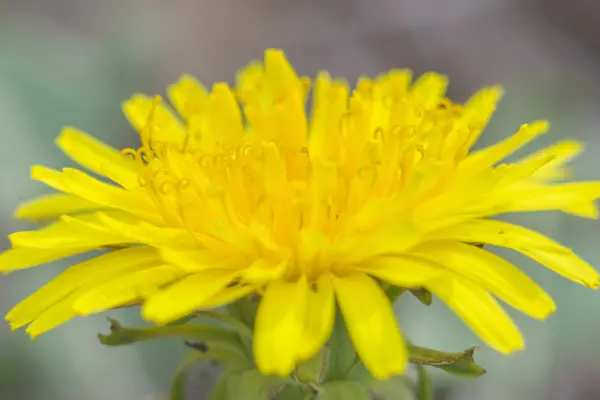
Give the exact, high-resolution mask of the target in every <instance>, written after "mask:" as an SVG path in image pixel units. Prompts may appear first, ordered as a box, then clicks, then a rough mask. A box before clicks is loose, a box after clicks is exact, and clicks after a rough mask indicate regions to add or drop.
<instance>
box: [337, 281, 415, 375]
mask: <svg viewBox="0 0 600 400" xmlns="http://www.w3.org/2000/svg"><path fill="white" fill-rule="evenodd" d="M333 286H334V289H335V294H336V297H337V301H338V304H339V306H340V309H341V311H342V315H343V316H344V320H345V321H346V326H347V328H348V333H349V334H350V338H351V339H352V342H353V343H354V347H355V348H356V352H357V353H358V356H359V357H360V359H361V361H362V362H363V364H364V365H365V366H366V367H367V369H368V370H369V372H371V374H372V375H373V376H374V377H375V378H377V379H387V378H389V377H390V376H392V375H400V374H402V373H403V372H404V370H405V369H406V364H407V360H408V353H407V350H406V345H405V343H404V340H403V338H402V334H401V333H400V329H399V328H398V324H397V323H396V318H395V316H394V311H393V310H392V306H391V304H390V302H389V300H388V299H387V297H386V296H385V293H384V292H383V290H382V289H381V288H380V287H379V285H378V284H377V283H376V282H375V281H374V280H373V279H372V278H370V277H368V276H367V275H363V274H361V275H350V276H344V277H335V278H334V279H333ZM359 294H360V295H359Z"/></svg>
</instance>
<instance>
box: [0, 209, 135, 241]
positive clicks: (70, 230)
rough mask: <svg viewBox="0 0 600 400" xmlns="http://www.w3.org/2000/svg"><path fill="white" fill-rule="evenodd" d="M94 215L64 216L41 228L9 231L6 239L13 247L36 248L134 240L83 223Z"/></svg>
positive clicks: (91, 219)
mask: <svg viewBox="0 0 600 400" xmlns="http://www.w3.org/2000/svg"><path fill="white" fill-rule="evenodd" d="M94 217H95V216H94V215H83V216H80V217H78V218H77V219H76V218H72V217H67V216H64V217H63V218H62V219H61V220H59V221H57V222H54V223H52V224H51V225H49V226H47V227H44V228H42V229H38V230H35V231H25V232H15V233H11V234H10V235H8V239H9V240H10V242H11V243H12V245H13V247H30V248H36V249H52V248H63V249H64V248H73V249H80V248H98V247H103V246H108V245H115V244H124V243H133V242H134V241H133V240H131V239H129V238H127V237H125V236H123V235H120V234H118V233H117V232H115V233H112V232H106V231H100V230H97V229H94V228H93V227H91V226H90V225H89V224H86V223H85V222H88V221H93V220H94Z"/></svg>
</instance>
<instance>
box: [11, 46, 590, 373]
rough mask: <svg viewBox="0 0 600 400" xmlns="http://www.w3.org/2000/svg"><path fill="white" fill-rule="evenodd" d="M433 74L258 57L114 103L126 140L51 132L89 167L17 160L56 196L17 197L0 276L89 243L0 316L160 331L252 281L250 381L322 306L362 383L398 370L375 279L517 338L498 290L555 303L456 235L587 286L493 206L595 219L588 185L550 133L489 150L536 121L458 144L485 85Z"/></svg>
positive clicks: (483, 331) (40, 328)
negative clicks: (514, 156)
mask: <svg viewBox="0 0 600 400" xmlns="http://www.w3.org/2000/svg"><path fill="white" fill-rule="evenodd" d="M446 85H447V79H446V78H445V77H444V76H442V75H438V74H435V73H427V74H425V75H423V76H421V77H420V78H418V79H417V80H416V81H415V82H414V83H411V72H410V71H408V70H391V71H389V72H387V73H385V74H382V75H380V76H378V77H376V78H375V79H369V78H361V79H360V80H359V81H358V83H357V85H356V88H355V89H354V90H353V91H350V89H349V87H348V84H347V83H346V82H345V81H343V80H339V79H332V78H331V77H330V76H329V75H328V74H327V73H324V72H323V73H320V74H319V75H318V76H317V78H316V81H315V83H314V86H313V90H312V111H311V112H310V113H308V114H307V112H306V111H305V103H306V102H307V98H308V96H309V89H310V80H309V79H308V78H304V77H299V76H298V75H297V74H296V72H295V71H294V69H293V68H292V66H291V65H290V64H289V63H288V61H287V60H286V58H285V56H284V54H283V52H281V51H277V50H268V51H267V52H266V53H265V59H264V62H256V63H252V64H250V65H249V66H248V67H247V68H245V69H244V70H242V71H241V72H240V74H239V76H238V80H237V84H236V86H235V88H231V87H229V86H228V85H227V84H225V83H217V84H215V85H214V86H213V88H212V90H211V91H208V90H207V89H206V88H205V87H203V86H202V85H201V84H200V83H199V82H197V81H196V80H194V78H192V77H190V76H183V77H182V78H181V79H180V80H179V81H178V82H177V83H175V84H174V85H172V86H171V87H169V89H168V97H169V100H170V103H171V105H172V106H173V108H174V109H175V111H176V112H177V114H176V113H175V112H174V111H172V110H171V108H170V107H169V106H167V105H166V104H165V103H163V101H162V100H161V99H160V97H156V98H151V97H147V96H144V95H135V96H133V97H132V98H131V99H129V100H128V101H126V102H125V103H124V106H123V109H124V112H125V115H126V116H127V118H128V120H129V121H130V123H131V124H132V125H133V127H134V128H135V129H136V130H137V131H138V132H139V135H140V138H141V147H140V148H139V149H137V150H135V149H127V150H125V151H124V152H119V151H117V150H115V149H113V148H111V147H109V146H107V145H105V144H103V143H101V142H99V141H97V140H95V139H94V138H92V137H90V136H88V135H87V134H85V133H83V132H81V131H78V130H76V129H73V128H66V129H64V130H63V131H62V133H61V134H60V136H59V137H58V140H57V144H58V146H59V147H60V148H61V149H62V150H63V151H64V152H65V153H66V154H67V155H68V156H69V157H71V158H72V159H73V160H74V161H76V162H77V163H79V164H80V165H81V166H82V167H84V168H85V169H87V170H88V171H89V172H91V173H93V174H95V175H100V176H102V177H105V178H108V179H109V180H110V181H112V182H111V183H106V180H101V179H98V178H97V177H95V176H94V175H91V174H88V173H86V172H83V171H81V170H78V169H72V168H65V169H62V170H60V171H57V170H53V169H50V168H47V167H44V166H34V167H33V168H32V172H31V175H32V178H33V179H34V180H38V181H41V182H43V183H45V184H46V185H48V186H50V187H52V188H54V189H56V190H57V191H59V192H61V193H60V194H52V195H48V196H44V197H41V198H37V199H35V200H33V201H31V202H28V203H25V204H23V205H21V206H20V207H19V208H18V210H17V212H16V215H17V217H18V218H22V219H27V220H36V221H40V220H44V221H49V224H48V225H47V226H45V227H43V228H41V229H38V230H34V231H27V232H17V233H13V234H11V235H10V241H11V243H12V248H11V249H9V250H7V251H6V252H4V253H3V254H2V255H0V270H1V271H4V272H9V271H14V270H19V269H23V268H28V267H32V266H35V265H39V264H42V263H46V262H49V261H52V260H57V259H61V258H65V257H69V256H72V255H75V254H80V253H85V252H88V251H90V250H95V249H103V248H111V249H112V250H111V251H109V252H107V253H105V254H103V255H100V256H97V257H95V258H91V259H89V260H87V261H84V262H82V263H80V264H77V265H74V266H71V267H70V268H68V269H67V270H66V271H65V272H63V273H62V274H61V275H59V276H58V277H57V278H55V279H54V280H52V281H51V282H49V283H48V284H47V285H46V286H44V287H42V288H41V289H40V290H39V291H37V292H36V293H34V294H33V295H32V296H30V297H29V298H27V299H25V300H24V301H22V302H21V303H20V304H18V305H17V306H16V307H15V308H14V309H13V310H12V311H10V313H9V314H8V315H7V319H8V321H10V324H11V326H12V328H19V327H21V326H24V325H28V327H27V332H28V333H29V334H30V335H31V336H37V335H39V334H41V333H43V332H46V331H48V330H50V329H52V328H54V327H56V326H58V325H60V324H62V323H64V322H65V321H67V320H69V319H70V318H73V317H75V316H78V315H88V314H92V313H97V312H101V311H104V310H108V309H112V308H114V307H118V306H123V305H131V304H141V312H142V314H143V316H144V317H145V318H146V319H147V320H149V321H152V322H155V323H159V324H164V323H169V322H171V321H174V320H177V319H179V318H181V317H184V316H186V315H189V314H191V313H194V312H195V311H196V310H199V309H204V308H213V307H218V306H221V305H224V304H227V303H230V302H233V301H235V300H236V299H239V298H242V297H244V296H247V295H249V294H251V293H260V295H261V301H260V306H259V310H258V314H257V317H256V324H255V336H254V343H253V347H254V356H255V360H256V364H257V366H258V368H259V369H260V370H261V371H262V372H263V373H265V374H280V375H287V374H289V373H290V372H291V371H292V370H293V368H294V367H295V366H296V365H297V363H298V362H300V361H302V360H306V359H309V358H311V357H313V356H314V355H315V354H316V353H317V352H318V351H319V349H320V348H321V347H322V346H323V345H324V343H325V341H326V340H327V338H328V337H329V335H330V333H331V331H332V326H333V321H334V318H335V307H336V304H337V306H338V307H339V309H340V311H341V315H343V318H344V320H345V323H346V325H347V328H348V332H349V335H350V338H351V340H352V341H353V343H354V346H355V348H356V351H357V353H358V355H359V357H360V359H361V360H362V361H363V363H364V364H365V366H366V367H367V368H368V369H369V371H370V372H371V373H372V374H373V375H374V376H375V377H377V378H386V377H388V376H390V375H393V374H400V373H402V372H403V371H404V370H405V367H406V360H407V350H406V347H405V344H404V341H403V338H402V334H401V332H400V330H399V327H398V325H397V323H396V320H395V317H394V313H393V311H392V306H391V304H390V302H389V300H388V299H387V297H386V295H385V293H384V291H383V289H382V287H381V285H380V283H379V282H380V281H383V282H387V283H389V284H392V285H396V286H399V287H404V288H425V289H427V290H429V291H430V292H432V293H433V294H434V295H436V296H437V297H438V298H440V299H441V300H442V301H444V302H445V303H446V304H447V305H448V306H449V307H450V308H451V309H452V310H453V311H454V312H455V313H456V314H458V316H459V317H461V318H462V319H463V320H464V321H465V322H466V323H467V324H468V326H469V327H470V328H471V329H472V330H473V331H474V332H475V333H476V334H477V335H478V336H479V337H480V338H481V339H482V340H483V341H484V342H486V343H487V344H489V345H490V346H491V347H493V348H495V349H497V350H498V351H500V352H503V353H510V352H512V351H516V350H519V349H521V348H523V345H524V343H523V339H522V337H521V334H520V333H519V330H518V328H517V327H516V326H515V324H514V323H513V322H512V321H511V319H510V318H509V317H508V315H507V314H506V313H505V311H504V310H503V308H502V307H501V306H500V304H499V303H498V301H497V300H496V299H499V300H502V301H503V302H505V303H507V304H508V305H510V306H512V307H514V308H516V309H517V310H519V311H522V312H523V313H525V314H527V315H529V316H531V317H534V318H539V319H543V318H545V317H546V316H547V315H548V314H549V313H551V312H552V311H553V310H554V309H555V306H554V303H553V301H552V299H551V298H550V296H549V295H548V294H546V293H545V292H544V291H543V290H542V289H541V288H540V287H539V286H538V285H537V284H536V283H534V282H533V281H532V280H531V279H530V278H529V277H528V276H527V275H525V274H524V273H523V272H521V271H520V270H519V269H517V268H516V267H515V266H513V265H512V264H510V263H509V262H507V261H505V260H503V259H502V258H500V257H498V256H496V255H494V254H492V253H490V252H488V251H486V250H484V249H481V248H478V247H476V246H471V245H469V244H467V243H470V242H477V243H486V244H491V245H495V246H501V247H506V248H510V249H513V250H516V251H518V252H520V253H523V254H525V255H527V256H529V257H531V258H532V259H534V260H535V261H537V262H539V263H540V264H543V265H544V266H546V267H548V268H549V269H551V270H553V271H555V272H556V273H558V274H560V275H563V276H564V277H566V278H568V279H571V280H573V281H576V282H579V283H581V284H583V285H586V286H589V287H593V288H596V287H597V286H598V274H597V273H596V272H595V271H594V269H592V267H590V266H589V265H588V264H587V263H585V262H584V261H582V260H581V259H579V258H578V257H577V256H576V255H575V254H573V252H572V251H571V250H570V249H569V248H567V247H564V246H562V245H560V244H558V243H556V242H554V241H552V240H551V239H549V238H546V237H544V236H542V235H541V234H539V233H536V232H533V231H531V230H529V229H527V228H524V227H521V226H517V225H513V224H510V223H507V222H501V221H497V220H493V219H490V218H489V217H490V216H495V215H498V214H501V213H507V212H524V211H546V210H562V211H564V212H567V213H570V214H575V215H578V216H582V217H588V218H596V217H598V211H597V209H596V206H595V204H594V201H595V200H596V199H597V198H598V197H600V182H599V181H592V182H576V183H564V182H561V181H564V180H565V179H566V177H567V176H566V175H567V174H566V169H565V168H564V165H565V163H566V162H567V161H569V160H570V159H571V158H572V157H574V156H575V155H576V154H577V153H578V152H579V151H580V150H581V147H582V145H581V144H580V143H578V142H575V141H570V140H567V141H562V142H559V143H558V144H556V145H553V146H550V147H548V148H545V149H543V150H541V151H539V152H537V153H534V154H533V155H531V156H529V157H527V158H524V159H521V160H519V161H517V162H512V163H502V161H503V159H504V158H505V157H506V156H508V155H509V154H511V153H512V152H513V151H514V150H517V149H519V148H520V147H522V146H523V145H525V144H527V143H528V142H530V141H531V140H533V139H534V138H536V137H537V136H539V135H541V134H542V133H544V132H545V131H546V130H547V129H548V123H547V122H545V121H536V122H533V123H530V124H527V125H523V126H521V128H520V129H519V130H518V131H517V133H515V134H514V135H512V136H511V137H509V138H508V139H506V140H504V141H501V142H499V143H497V144H495V145H492V146H490V147H487V148H484V149H481V150H477V151H471V147H472V145H473V144H474V143H475V141H476V140H477V138H478V137H479V135H480V134H481V132H482V130H483V129H484V127H485V125H486V123H487V121H488V120H489V118H490V116H491V115H492V113H493V111H494V109H495V107H496V103H497V102H498V101H499V99H500V97H501V92H502V91H501V88H500V87H489V88H485V89H482V90H481V91H479V92H477V93H476V94H475V95H474V96H473V97H472V98H471V99H470V100H468V101H467V102H466V103H465V104H462V105H460V104H456V103H453V102H452V101H451V100H449V99H448V98H446V97H445V95H444V94H445V90H446Z"/></svg>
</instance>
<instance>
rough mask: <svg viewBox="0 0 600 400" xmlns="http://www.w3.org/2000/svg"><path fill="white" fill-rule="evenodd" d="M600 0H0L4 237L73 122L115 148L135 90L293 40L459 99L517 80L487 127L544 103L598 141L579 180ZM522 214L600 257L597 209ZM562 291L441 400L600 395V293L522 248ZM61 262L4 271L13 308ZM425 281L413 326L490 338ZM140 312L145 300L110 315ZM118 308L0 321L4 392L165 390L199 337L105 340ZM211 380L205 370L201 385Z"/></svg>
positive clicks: (592, 119) (421, 338) (496, 132)
mask: <svg viewBox="0 0 600 400" xmlns="http://www.w3.org/2000/svg"><path fill="white" fill-rule="evenodd" d="M599 27H600V3H599V2H598V1H595V0H571V1H569V2H567V1H564V0H562V1H561V0H512V1H511V0H369V1H368V2H367V1H364V0H362V1H361V0H303V1H301V0H295V1H291V0H245V1H241V0H240V1H236V0H172V1H167V0H126V1H124V0H104V1H102V2H100V1H92V0H0V54H1V56H0V121H1V129H0V138H1V142H2V145H1V146H0V160H2V161H1V162H2V168H0V232H1V235H0V236H1V239H0V248H4V247H6V246H7V245H8V242H7V241H6V239H5V238H6V235H7V234H8V233H10V232H12V231H14V230H22V229H26V228H27V226H26V225H25V224H23V223H20V222H19V223H17V222H15V221H13V220H12V219H11V213H12V210H13V209H14V208H15V206H16V205H17V203H18V202H19V201H22V200H24V199H27V198H30V197H32V196H34V195H37V194H41V193H45V192H46V191H47V190H46V189H45V188H44V187H42V185H41V184H36V183H33V182H31V181H30V180H29V166H30V165H31V164H35V163H40V164H46V165H49V166H52V167H61V166H65V165H67V164H68V162H67V160H66V158H65V157H64V156H63V155H62V154H60V152H59V151H58V150H57V149H56V148H55V146H54V138H55V136H56V134H57V133H58V131H59V130H60V128H61V127H62V126H64V125H73V126H77V127H79V128H82V129H84V130H86V131H88V132H92V133H93V134H94V135H96V136H98V137H100V138H102V139H103V140H105V141H107V142H109V143H111V144H112V145H114V146H116V147H128V146H131V145H132V144H134V143H135V141H136V135H135V134H134V133H133V131H132V130H130V129H129V128H128V126H127V125H126V122H125V120H124V118H123V117H122V116H121V113H120V102H121V101H122V100H124V99H126V98H127V97H128V96H129V95H130V94H132V93H134V92H136V91H142V92H146V93H149V94H155V93H163V92H164V88H165V87H166V86H167V84H169V83H171V82H173V81H174V80H176V79H177V78H178V76H179V75H180V74H181V73H184V72H187V73H191V74H194V75H196V76H197V77H198V78H200V79H201V80H203V81H204V82H205V83H212V82H214V81H216V80H229V81H231V80H232V78H233V76H234V73H235V71H236V69H238V68H239V67H241V66H243V65H245V64H246V63H247V62H248V61H249V60H250V59H252V58H257V57H261V55H262V52H263V50H264V49H265V48H266V47H278V48H283V49H284V50H285V51H286V52H287V54H288V56H289V58H290V59H291V61H292V62H293V64H294V65H295V66H296V67H297V69H298V70H299V72H300V73H302V74H307V75H314V74H315V73H316V71H317V70H318V69H321V68H326V69H329V70H330V71H331V72H332V73H333V74H335V75H344V76H346V77H348V78H349V79H350V80H354V79H355V78H356V77H357V76H358V75H359V74H371V75H373V74H377V73H378V72H381V71H383V70H386V69H389V68H396V67H409V68H412V69H414V70H415V72H417V73H420V72H424V71H426V70H436V71H439V72H443V73H445V74H447V75H449V76H450V81H451V87H450V95H451V97H453V98H455V99H458V100H464V99H466V98H467V96H468V95H469V94H470V93H472V92H473V91H474V90H476V89H477V88H478V87H480V86H482V85H487V84H494V83H502V84H503V85H505V88H506V93H507V94H506V96H505V98H504V100H503V102H502V104H501V107H500V109H499V111H498V113H497V114H496V116H495V118H494V120H493V123H492V124H491V127H490V129H489V130H488V132H487V134H486V135H484V138H483V142H484V143H486V142H492V141H496V140H498V139H500V138H503V137H506V136H507V135H509V134H510V133H512V132H513V131H515V130H516V129H517V128H518V127H519V125H520V124H522V123H525V122H528V121H530V120H533V119H537V118H548V119H550V120H551V122H552V123H553V128H552V131H551V134H549V135H547V136H545V137H544V138H543V139H542V140H540V141H538V142H537V143H536V144H534V145H533V146H532V147H531V148H528V149H527V150H532V149H534V148H536V147H539V146H540V145H543V144H544V143H548V142H552V141H556V140H559V139H561V138H563V137H566V136H570V137H573V138H576V139H579V140H583V141H585V142H587V143H588V150H587V153H585V154H584V156H582V157H581V158H579V159H578V160H577V161H576V162H575V163H574V164H575V165H574V167H575V170H576V172H575V177H576V178H578V179H589V178H592V177H595V178H598V177H599V176H600V163H599V161H598V159H597V158H595V157H597V156H596V154H598V152H599V151H600V136H599V134H598V130H599V127H600V120H599V118H600V112H599V111H600V90H599V89H600V67H599V61H600V60H599V56H600V28H599ZM519 221H520V222H522V223H524V224H526V225H528V226H531V227H534V228H536V229H539V230H541V231H542V232H545V233H547V234H549V235H550V236H552V237H554V238H555V239H557V240H559V241H561V242H563V243H565V244H567V245H569V246H571V247H573V248H574V249H575V250H576V251H577V252H578V253H579V254H581V255H582V256H583V257H584V258H586V259H587V260H589V261H590V262H591V263H592V264H595V265H597V266H599V267H600V246H598V233H599V232H600V227H599V225H598V223H597V222H594V221H586V220H579V219H576V218H574V217H568V216H565V215H562V214H558V213H556V214H548V213H547V214H544V215H543V216H520V217H519ZM507 256H508V257H510V258H511V259H512V260H514V261H515V262H516V263H518V265H519V266H522V267H523V269H525V270H526V272H527V273H529V274H530V275H531V276H533V277H534V278H536V279H537V280H538V281H539V282H540V283H541V284H542V285H543V286H544V287H545V288H546V289H547V290H548V291H549V292H550V293H552V294H553V295H554V296H555V299H556V302H557V304H558V311H557V312H556V313H555V314H554V315H553V316H552V317H551V318H550V319H549V320H548V321H546V322H543V323H542V322H537V321H532V320H529V319H527V318H525V317H522V316H518V315H515V318H516V320H517V322H518V323H519V324H520V326H521V327H522V329H523V332H524V334H525V336H526V340H527V344H528V349H527V351H525V352H522V353H520V354H517V355H514V356H511V357H504V356H501V355H498V354H496V353H494V352H492V351H491V350H488V349H485V348H484V349H482V350H480V351H479V353H478V354H477V359H478V361H480V362H481V363H482V364H483V365H484V366H485V367H486V368H487V370H488V374H487V375H485V376H484V377H482V378H480V379H476V380H468V379H460V378H455V377H450V376H447V375H435V377H434V379H435V383H436V386H437V387H438V389H439V390H438V399H440V400H441V399H445V400H487V399H511V400H537V399H548V400H592V399H599V398H600V357H599V355H600V350H598V337H599V335H600V318H598V316H600V297H599V296H598V293H596V292H593V291H591V290H586V289H584V288H582V287H579V286H577V285H575V284H572V283H569V282H566V281H563V280H561V279H559V278H558V277H557V276H554V275H553V274H551V273H549V272H546V271H544V270H543V269H542V268H541V267H540V266H538V265H535V264H533V263H531V262H529V261H527V260H526V259H524V258H518V257H516V256H514V255H512V254H511V255H507ZM64 267H65V265H63V264H60V263H54V264H52V265H48V266H45V267H42V268H34V269H31V270H28V271H23V272H21V273H19V274H14V275H9V276H7V277H4V278H2V279H1V280H0V314H2V315H4V314H5V313H6V312H7V311H8V310H9V309H10V308H11V307H12V306H13V305H14V304H15V303H16V302H17V301H19V300H20V299H22V298H24V297H25V296H27V295H28V294H30V293H31V292H32V291H34V290H35V289H36V288H38V287H39V286H40V285H41V284H42V283H43V282H45V281H46V280H47V279H48V278H50V277H52V276H54V275H56V274H57V273H58V272H59V271H60V270H62V269H63V268H64ZM409 297H410V296H407V297H406V298H402V300H401V301H400V303H399V305H398V312H399V315H400V318H401V323H402V326H403V329H404V330H405V331H406V332H407V334H408V335H410V336H411V337H412V338H413V340H414V341H416V342H417V343H419V344H421V345H425V346H432V347H436V348H439V349H442V350H447V351H460V350H462V349H465V348H467V347H469V346H471V345H476V344H478V343H479V342H478V340H477V339H476V338H475V337H474V336H473V335H472V334H471V333H470V332H469V331H468V330H467V329H466V328H465V327H464V326H463V325H462V323H461V322H459V321H458V320H457V319H456V317H455V316H453V315H452V314H451V313H450V312H449V311H448V310H447V309H446V308H445V307H443V306H441V305H439V304H434V305H433V306H431V307H430V308H425V307H423V306H421V305H420V304H418V303H417V302H416V301H413V300H412V299H411V298H409ZM111 316H116V317H118V318H120V319H121V320H123V321H126V322H129V323H137V322H139V319H138V317H137V316H136V313H135V312H133V313H132V312H129V313H123V312H115V313H111ZM107 329H108V323H107V322H106V319H105V316H103V315H101V316H96V317H91V318H88V319H86V320H85V321H83V320H75V321H73V322H70V323H68V324H67V325H65V326H63V327H61V328H59V329H56V330H54V331H52V332H51V333H48V334H46V335H44V336H42V337H41V338H39V339H37V340H36V341H35V342H31V341H30V339H29V338H28V337H27V336H26V334H25V333H24V332H23V331H18V332H13V333H11V332H9V329H8V326H7V324H6V323H4V322H2V323H1V324H0V399H1V400H22V399H31V400H37V399H39V400H42V399H43V400H71V399H72V400H107V399H111V400H152V399H156V400H158V399H164V398H166V396H167V394H168V390H169V384H170V380H171V375H172V373H173V371H174V369H175V367H176V365H177V363H178V361H179V359H180V357H181V356H182V354H183V352H184V349H183V346H182V345H181V344H180V343H179V342H170V341H165V342H161V343H149V344H142V345H137V346H131V347H125V348H103V347H102V346H101V345H100V344H99V343H98V341H97V338H96V334H97V333H98V332H101V331H106V330H107ZM209 380H210V377H207V376H204V375H201V373H200V372H198V375H197V376H194V377H193V379H192V382H191V386H192V394H193V396H190V399H192V398H193V399H202V398H203V393H204V392H205V391H206V384H205V383H206V382H207V381H209Z"/></svg>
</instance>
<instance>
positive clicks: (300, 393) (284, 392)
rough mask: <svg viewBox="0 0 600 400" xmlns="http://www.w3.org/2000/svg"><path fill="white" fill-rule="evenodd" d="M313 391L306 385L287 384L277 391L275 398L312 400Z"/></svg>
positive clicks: (280, 399)
mask: <svg viewBox="0 0 600 400" xmlns="http://www.w3.org/2000/svg"><path fill="white" fill-rule="evenodd" d="M315 396H316V394H315V392H314V391H313V390H312V389H311V388H310V387H308V386H306V385H298V384H288V385H285V386H283V387H282V388H281V390H279V391H278V392H277V394H276V395H275V397H274V399H277V400H314V398H315Z"/></svg>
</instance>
